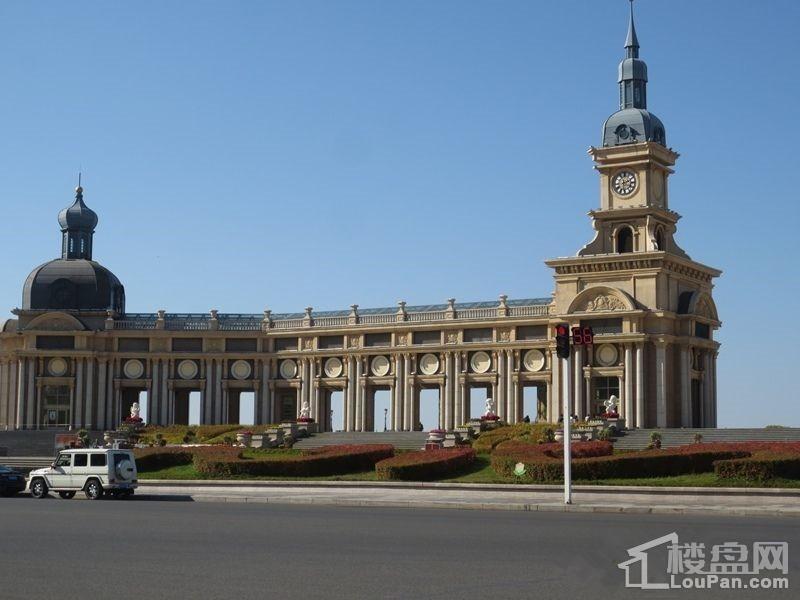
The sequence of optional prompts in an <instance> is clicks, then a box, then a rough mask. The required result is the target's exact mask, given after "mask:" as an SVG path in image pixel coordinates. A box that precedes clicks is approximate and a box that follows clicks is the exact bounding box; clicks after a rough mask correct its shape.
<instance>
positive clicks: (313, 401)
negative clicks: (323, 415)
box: [308, 358, 319, 423]
mask: <svg viewBox="0 0 800 600" xmlns="http://www.w3.org/2000/svg"><path fill="white" fill-rule="evenodd" d="M316 384H317V360H316V359H315V358H310V359H308V393H309V395H310V397H309V399H308V408H309V413H308V416H310V417H311V418H313V419H314V420H315V421H316V422H317V423H319V414H318V413H319V396H318V394H317V391H318V389H319V388H318V387H317V385H316Z"/></svg>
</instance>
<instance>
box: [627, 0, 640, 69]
mask: <svg viewBox="0 0 800 600" xmlns="http://www.w3.org/2000/svg"><path fill="white" fill-rule="evenodd" d="M630 3H631V16H630V20H629V21H628V37H626V38H625V49H626V50H627V51H628V52H627V57H628V58H639V39H638V38H637V37H636V26H635V25H634V24H633V0H630Z"/></svg>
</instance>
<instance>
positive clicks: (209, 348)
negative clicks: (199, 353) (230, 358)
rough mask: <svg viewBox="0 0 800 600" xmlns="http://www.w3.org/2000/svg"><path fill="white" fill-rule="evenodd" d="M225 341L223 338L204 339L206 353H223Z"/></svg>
mask: <svg viewBox="0 0 800 600" xmlns="http://www.w3.org/2000/svg"><path fill="white" fill-rule="evenodd" d="M224 350H225V340H224V339H223V338H206V352H224Z"/></svg>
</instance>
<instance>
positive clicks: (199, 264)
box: [0, 0, 800, 426]
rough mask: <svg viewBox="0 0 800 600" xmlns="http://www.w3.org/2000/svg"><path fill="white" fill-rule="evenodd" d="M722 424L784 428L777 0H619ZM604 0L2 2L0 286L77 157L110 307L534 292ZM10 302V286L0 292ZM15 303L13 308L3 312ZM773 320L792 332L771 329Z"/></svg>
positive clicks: (575, 220) (41, 231)
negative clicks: (661, 142)
mask: <svg viewBox="0 0 800 600" xmlns="http://www.w3.org/2000/svg"><path fill="white" fill-rule="evenodd" d="M635 11H636V22H637V32H638V34H639V42H640V44H641V57H642V58H643V59H644V60H645V61H646V62H647V64H648V68H649V77H650V82H649V85H648V108H649V109H650V110H651V111H653V112H654V113H655V114H657V115H658V116H659V117H660V118H661V119H662V121H663V122H664V124H665V126H666V131H667V142H668V145H670V146H671V147H673V148H674V149H675V150H676V151H678V152H679V153H680V154H681V158H680V159H679V161H678V163H677V165H676V173H675V175H674V176H673V177H671V180H670V186H671V187H670V203H671V208H672V209H673V210H676V211H677V212H679V213H680V214H681V215H683V218H682V219H681V221H680V222H679V223H678V233H677V236H676V239H677V241H678V242H679V244H681V246H682V247H683V248H684V249H685V250H686V251H687V252H688V253H689V254H690V255H691V256H692V258H694V259H696V260H698V261H700V262H702V263H704V264H707V265H710V266H713V267H717V268H720V269H722V270H723V275H722V277H721V278H720V279H719V280H718V281H717V284H716V288H715V292H714V293H715V300H716V302H717V306H718V309H719V313H720V316H721V319H722V321H723V327H722V329H721V330H720V331H719V332H717V339H718V340H719V341H720V342H721V343H722V349H721V352H720V355H719V366H718V377H719V390H718V393H719V409H718V413H719V424H720V426H763V425H767V424H780V425H793V426H800V394H798V392H797V386H796V385H795V382H794V377H793V376H792V372H793V369H794V368H795V367H793V365H794V362H795V359H796V347H797V344H796V343H795V341H794V335H795V334H794V333H792V331H793V328H794V324H793V316H794V315H796V314H797V310H798V308H799V307H798V279H799V278H798V275H799V274H800V273H799V271H800V269H798V266H797V239H798V236H797V233H796V232H797V230H798V226H800V218H798V217H800V211H799V209H798V201H799V200H800V197H799V196H800V192H799V191H798V190H800V187H798V178H797V173H798V165H799V164H800V163H798V158H797V151H796V148H795V147H794V146H795V144H796V141H797V139H798V138H799V137H800V126H799V125H798V122H799V121H798V119H797V118H796V117H795V116H794V113H795V112H796V111H797V99H798V95H799V93H800V83H799V81H800V78H798V77H797V73H798V72H800V37H798V36H797V35H796V32H797V29H798V27H799V26H800V3H797V2H795V1H794V0H770V1H769V2H752V1H749V0H704V1H703V2H697V1H695V0H672V1H670V2H656V1H655V0H639V1H637V2H636V4H635ZM627 12H628V3H627V2H625V1H624V0H558V1H555V0H550V1H534V0H519V1H516V0H503V1H476V0H472V1H469V0H436V1H429V0H405V1H403V2H396V1H389V0H363V1H356V0H337V1H331V0H324V1H323V0H320V1H300V0H292V1H288V0H286V1H282V2H272V1H255V0H253V1H244V0H240V1H236V0H225V1H222V0H218V1H216V2H210V1H207V0H195V1H193V2H191V3H188V2H164V1H163V0H140V1H138V2H135V3H109V2H101V1H80V2H69V3H66V2H58V1H55V0H51V1H40V2H35V3H33V2H27V1H23V0H4V1H3V2H2V3H0V69H2V79H1V81H2V91H0V119H2V137H3V140H2V144H0V177H2V181H3V182H4V185H3V187H4V191H3V193H2V200H1V201H0V202H2V208H3V211H2V222H3V228H2V231H3V236H2V245H0V248H2V256H3V260H2V261H0V281H2V282H3V285H2V287H0V307H7V310H8V311H10V310H11V309H12V308H14V307H17V306H19V304H20V303H21V294H22V292H21V290H22V284H23V282H24V280H25V277H26V276H27V274H28V273H29V272H30V271H31V269H32V268H33V267H35V266H36V265H38V264H40V263H42V262H45V261H47V260H50V259H52V258H55V257H57V256H58V254H59V252H60V249H59V248H60V233H59V230H58V225H57V222H56V216H57V213H58V211H59V210H60V209H61V208H63V207H65V206H67V205H68V204H70V203H71V202H72V199H73V188H74V187H75V185H76V181H77V176H78V172H79V171H82V173H83V186H84V188H85V200H86V203H87V204H88V205H89V206H90V207H92V208H93V209H94V210H95V211H97V213H98V214H99V216H100V224H99V226H98V229H97V233H96V235H95V245H94V255H95V258H96V259H97V260H99V261H100V262H102V263H103V264H104V265H105V266H107V267H109V268H110V269H111V270H113V271H114V273H116V275H117V276H118V277H119V278H120V279H121V280H122V282H123V284H124V285H125V288H126V296H127V309H128V311H129V312H154V311H156V310H158V309H165V310H167V311H171V312H206V311H208V310H210V309H212V308H214V309H218V310H219V311H220V312H254V313H260V312H261V311H262V310H264V309H265V308H270V309H272V310H273V311H275V312H287V311H292V312H293V311H302V310H303V308H304V307H306V306H313V307H314V308H315V310H327V309H342V308H347V307H349V305H350V304H354V303H356V304H359V305H360V306H362V307H369V306H394V305H395V303H396V302H397V301H398V300H406V301H407V302H408V303H409V304H428V303H437V302H444V301H445V300H446V299H447V298H450V297H455V298H456V299H457V300H458V301H473V300H494V299H496V298H497V296H498V295H499V294H501V293H505V294H508V295H509V296H510V297H511V298H531V297H547V296H549V295H550V294H551V292H552V289H553V282H552V274H551V272H550V270H549V269H548V268H547V267H546V266H545V265H544V263H543V261H544V259H546V258H552V257H558V256H570V255H574V254H575V253H576V252H577V251H578V250H579V249H580V248H581V247H582V246H583V245H584V244H585V243H587V242H588V241H589V240H590V239H591V237H592V230H591V226H590V221H589V219H588V217H587V216H586V213H587V211H589V210H591V209H593V208H596V207H597V206H598V205H599V193H598V179H597V174H596V172H594V170H593V168H592V162H591V160H590V158H589V156H588V155H587V153H586V151H587V149H588V148H589V147H590V146H591V145H598V144H599V143H600V129H601V126H602V124H603V121H604V120H605V119H606V117H608V116H609V115H610V114H611V113H612V112H614V111H615V110H616V108H617V102H618V90H617V82H616V75H617V73H616V70H617V64H618V63H619V61H620V59H621V58H622V56H623V48H622V46H623V43H624V39H625V34H626V29H627ZM4 310H5V309H4ZM9 316H10V315H9ZM787 328H788V329H787Z"/></svg>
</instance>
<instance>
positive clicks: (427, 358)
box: [419, 354, 439, 375]
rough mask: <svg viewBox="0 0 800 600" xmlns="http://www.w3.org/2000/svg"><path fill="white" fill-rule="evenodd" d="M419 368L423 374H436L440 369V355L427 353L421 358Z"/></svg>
mask: <svg viewBox="0 0 800 600" xmlns="http://www.w3.org/2000/svg"><path fill="white" fill-rule="evenodd" d="M419 370H420V371H422V374H423V375H436V373H437V372H438V371H439V357H438V356H436V355H435V354H425V355H423V357H422V358H420V359H419Z"/></svg>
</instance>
